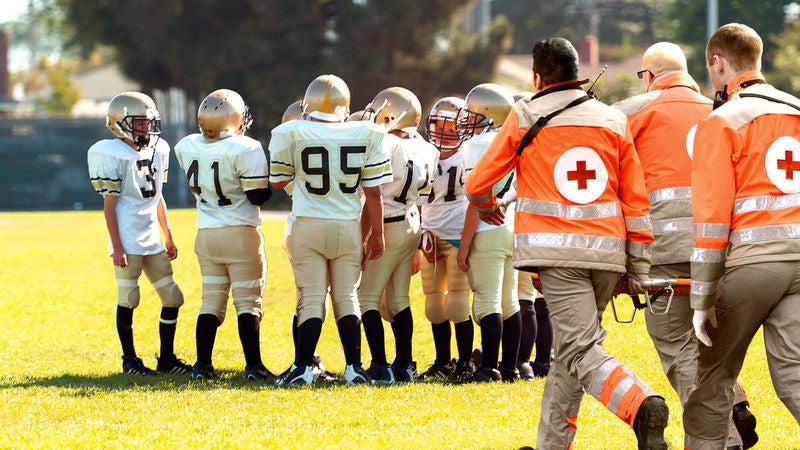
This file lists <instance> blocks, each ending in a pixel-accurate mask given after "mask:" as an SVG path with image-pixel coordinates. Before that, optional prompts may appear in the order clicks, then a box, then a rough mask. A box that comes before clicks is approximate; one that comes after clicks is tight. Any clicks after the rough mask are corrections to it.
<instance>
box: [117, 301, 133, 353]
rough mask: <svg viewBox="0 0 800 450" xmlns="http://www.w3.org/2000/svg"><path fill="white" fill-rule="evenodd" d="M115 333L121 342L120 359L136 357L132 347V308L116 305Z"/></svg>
mask: <svg viewBox="0 0 800 450" xmlns="http://www.w3.org/2000/svg"><path fill="white" fill-rule="evenodd" d="M117 334H118V335H119V343H120V344H122V359H124V360H125V361H130V360H132V359H133V358H136V349H135V348H134V347H133V310H132V309H130V308H126V307H124V306H119V305H117Z"/></svg>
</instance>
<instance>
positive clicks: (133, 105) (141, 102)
mask: <svg viewBox="0 0 800 450" xmlns="http://www.w3.org/2000/svg"><path fill="white" fill-rule="evenodd" d="M106 127H107V128H108V129H109V131H111V133H112V134H114V136H116V137H118V138H120V139H126V140H129V141H131V142H133V143H134V144H136V145H137V146H138V147H140V148H141V147H147V146H150V145H151V144H152V145H155V143H156V142H157V141H153V140H152V138H151V137H152V136H156V137H158V136H160V135H161V116H160V115H159V113H158V110H157V109H156V104H155V102H153V99H151V98H150V97H149V96H147V95H145V94H142V93H141V92H123V93H121V94H118V95H116V96H115V97H114V98H112V99H111V101H110V102H109V103H108V110H107V112H106Z"/></svg>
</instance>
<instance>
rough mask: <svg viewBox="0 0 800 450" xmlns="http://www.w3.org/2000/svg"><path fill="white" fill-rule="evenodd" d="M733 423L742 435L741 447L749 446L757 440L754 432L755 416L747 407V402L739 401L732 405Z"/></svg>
mask: <svg viewBox="0 0 800 450" xmlns="http://www.w3.org/2000/svg"><path fill="white" fill-rule="evenodd" d="M732 417H733V424H734V425H735V426H736V431H738V432H739V436H741V437H742V447H744V448H750V447H752V446H754V445H756V442H758V434H757V433H756V416H754V415H753V413H751V412H750V410H749V409H747V403H745V402H740V403H737V404H735V405H733V413H732Z"/></svg>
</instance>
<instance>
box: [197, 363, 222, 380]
mask: <svg viewBox="0 0 800 450" xmlns="http://www.w3.org/2000/svg"><path fill="white" fill-rule="evenodd" d="M218 379H219V376H218V375H217V373H216V372H214V366H212V365H211V364H207V365H204V366H200V365H197V364H195V365H194V367H192V380H194V381H213V380H218Z"/></svg>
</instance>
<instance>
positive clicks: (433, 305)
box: [420, 237, 470, 324]
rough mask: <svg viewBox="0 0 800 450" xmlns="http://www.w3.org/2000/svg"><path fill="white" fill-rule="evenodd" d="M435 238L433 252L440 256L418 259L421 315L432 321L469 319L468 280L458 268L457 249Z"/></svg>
mask: <svg viewBox="0 0 800 450" xmlns="http://www.w3.org/2000/svg"><path fill="white" fill-rule="evenodd" d="M435 240H436V249H437V250H436V252H437V254H442V255H444V257H442V258H441V259H438V260H437V261H436V262H433V263H430V262H428V260H427V259H425V257H424V256H423V257H422V258H421V261H420V272H421V275H422V290H423V292H424V293H425V316H426V317H427V318H428V320H429V321H430V322H431V323H433V324H439V323H442V322H444V321H446V320H450V321H452V322H454V323H461V322H464V321H465V320H467V319H469V292H470V290H469V280H468V279H467V274H466V272H462V271H461V269H460V268H459V267H458V249H457V248H456V247H453V246H452V245H451V244H450V243H449V242H447V241H445V240H443V239H439V238H438V237H436V238H435Z"/></svg>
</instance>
